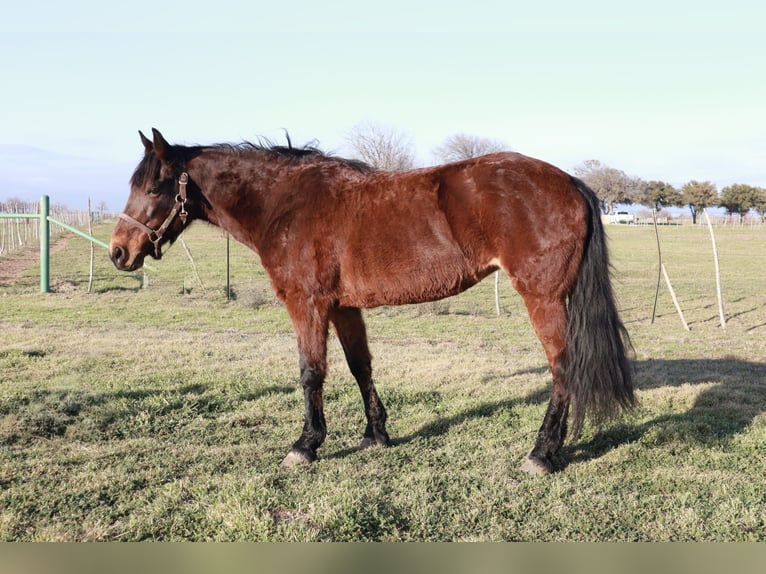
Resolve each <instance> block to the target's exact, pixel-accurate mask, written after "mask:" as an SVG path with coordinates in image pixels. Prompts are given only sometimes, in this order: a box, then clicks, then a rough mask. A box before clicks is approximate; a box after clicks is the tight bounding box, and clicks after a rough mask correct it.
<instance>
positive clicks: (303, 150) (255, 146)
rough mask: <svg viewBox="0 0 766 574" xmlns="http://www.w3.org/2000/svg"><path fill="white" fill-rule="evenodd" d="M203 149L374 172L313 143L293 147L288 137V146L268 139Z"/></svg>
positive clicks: (371, 168) (357, 162)
mask: <svg viewBox="0 0 766 574" xmlns="http://www.w3.org/2000/svg"><path fill="white" fill-rule="evenodd" d="M203 149H217V150H225V151H231V152H234V153H252V152H262V151H265V152H269V153H272V154H274V155H277V156H280V157H285V158H289V159H293V160H295V161H301V160H306V159H327V160H330V161H336V162H339V163H342V164H344V165H347V166H349V167H352V168H354V169H355V170H357V171H361V172H368V171H373V170H374V168H373V167H372V166H370V165H369V164H367V163H365V162H363V161H360V160H356V159H347V158H344V157H339V156H336V155H332V154H329V153H326V152H324V151H322V150H321V149H319V148H318V147H316V146H315V145H314V144H313V143H308V144H306V145H304V146H302V147H293V144H292V141H290V136H289V135H288V136H287V145H279V144H274V143H272V142H271V141H270V140H268V139H267V138H263V137H261V138H259V141H258V143H254V142H250V141H243V142H241V143H237V144H232V143H219V144H214V145H210V146H204V148H203Z"/></svg>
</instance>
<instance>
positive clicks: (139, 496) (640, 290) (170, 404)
mask: <svg viewBox="0 0 766 574" xmlns="http://www.w3.org/2000/svg"><path fill="white" fill-rule="evenodd" d="M109 233H110V228H109V226H103V227H100V228H98V229H97V231H96V235H97V236H99V237H101V238H104V239H106V238H108V236H109ZM608 233H609V236H610V245H611V249H612V255H613V264H614V277H615V287H616V291H617V293H618V297H619V301H620V307H621V310H622V316H623V319H624V321H625V323H626V326H627V327H628V330H629V331H630V334H631V336H632V339H633V343H634V346H635V354H636V356H635V368H636V384H637V388H638V396H639V398H640V401H641V408H640V409H638V410H637V411H635V412H634V413H631V414H630V415H628V416H626V417H624V418H623V419H621V420H617V421H614V422H613V423H612V424H610V425H607V426H604V427H602V428H593V427H592V426H587V427H586V429H585V431H584V433H583V436H582V437H581V438H580V439H579V440H578V441H576V442H568V443H567V444H566V445H565V447H564V449H563V452H562V453H561V459H560V464H561V467H562V469H561V471H560V472H558V473H556V474H554V475H550V476H546V477H531V476H527V475H526V474H524V473H522V472H520V471H519V465H520V464H521V462H522V459H523V457H524V455H525V454H526V452H527V451H528V450H529V448H530V447H531V445H532V443H533V441H534V437H535V435H536V432H537V429H538V427H539V424H540V422H541V420H542V416H543V413H544V410H545V406H546V404H547V400H548V394H549V387H550V382H549V375H548V372H547V369H546V364H545V360H544V356H543V353H542V350H541V347H540V344H539V343H538V341H537V339H536V338H535V336H534V334H533V333H532V330H531V327H530V325H529V321H528V319H527V316H526V312H525V310H524V308H523V305H522V303H521V300H520V298H519V297H518V296H517V295H516V294H515V292H514V291H513V290H512V288H511V287H510V283H509V282H508V281H507V279H505V278H502V280H501V303H502V308H503V316H502V317H499V318H498V317H496V316H495V304H494V285H493V281H492V280H491V279H488V280H486V281H485V282H483V283H482V284H480V285H478V286H477V287H475V288H474V289H472V290H470V291H468V292H467V293H465V294H463V295H460V296H458V297H455V298H452V299H449V300H446V301H442V302H439V303H434V304H428V305H421V306H409V307H399V308H381V309H375V310H371V311H369V312H367V313H366V318H367V325H368V332H369V336H370V344H371V348H372V352H373V355H374V357H375V359H374V363H373V368H374V372H375V377H376V384H377V386H378V390H379V392H380V395H381V398H382V399H383V401H384V402H385V404H386V406H387V408H388V411H389V424H388V430H389V433H390V434H391V437H392V439H393V442H394V446H393V447H392V448H388V449H372V450H366V451H357V450H356V445H357V444H358V442H359V440H360V439H361V436H362V432H363V430H364V415H363V410H362V405H361V398H360V396H359V392H358V390H357V388H356V384H355V382H354V380H353V378H352V377H351V376H350V374H349V373H348V370H347V369H346V367H345V364H344V361H343V357H342V351H341V349H340V345H339V344H338V342H337V341H336V340H335V339H332V340H331V343H330V374H329V377H328V381H327V384H326V386H325V397H326V401H325V411H326V416H327V423H328V427H329V429H328V430H329V434H328V437H327V441H326V442H325V444H324V446H323V447H322V448H321V449H320V453H319V454H320V460H319V461H318V462H317V463H315V464H314V465H312V466H311V467H310V468H299V469H291V470H289V471H285V470H281V469H280V468H279V463H280V461H281V460H282V457H283V456H284V454H285V453H286V452H287V449H288V448H289V446H290V444H291V443H292V441H293V440H294V439H295V438H297V435H298V433H299V430H300V427H301V425H302V412H303V396H302V392H301V391H300V390H299V389H298V388H297V379H298V358H297V352H296V344H295V342H294V339H293V335H292V331H291V328H290V323H289V320H288V317H287V314H286V312H285V310H284V309H283V308H282V307H281V306H280V305H279V304H277V303H276V301H275V300H274V297H273V296H272V294H271V291H270V288H269V283H268V280H267V278H266V277H265V275H264V273H263V271H262V269H261V268H260V266H259V264H258V260H257V257H255V256H254V255H253V254H251V253H250V252H248V251H247V250H246V249H245V248H243V247H242V246H240V245H237V244H235V243H233V242H232V245H231V260H232V271H231V275H232V295H233V298H232V300H231V301H227V299H226V293H225V273H226V268H225V255H226V241H225V239H224V236H223V235H222V234H221V232H220V231H218V230H216V229H214V228H211V227H206V226H204V225H199V226H197V227H193V228H192V229H191V230H190V231H189V232H187V234H186V238H185V239H186V243H187V245H188V247H189V249H190V250H191V252H192V254H193V255H194V258H195V261H196V264H197V267H198V269H199V276H200V278H201V280H202V285H200V284H199V282H198V281H197V279H196V277H195V275H194V273H193V271H192V267H191V265H190V263H189V259H188V258H187V256H186V255H185V253H184V250H183V249H182V247H181V246H180V245H176V246H174V247H173V248H172V249H171V250H170V251H169V252H168V253H167V255H166V256H165V257H164V258H163V260H162V261H160V262H152V263H151V264H152V266H153V268H154V271H153V272H148V273H147V275H148V287H147V288H144V289H142V288H141V283H142V277H141V274H140V273H139V274H133V275H127V274H120V273H118V272H117V271H116V270H114V269H113V268H112V266H111V263H110V262H109V261H108V259H107V257H106V255H105V253H104V252H103V251H98V252H97V256H98V260H97V262H96V268H95V280H94V285H93V290H94V292H93V293H90V294H88V293H86V286H87V281H88V247H87V244H86V242H85V241H83V240H81V239H77V238H72V239H69V240H68V242H67V243H66V246H65V247H64V248H63V249H61V250H60V251H58V252H56V253H55V254H54V255H53V256H52V262H51V278H52V286H53V291H54V292H53V293H50V294H45V295H42V294H40V293H38V292H37V290H38V287H37V286H38V282H37V278H36V275H35V274H36V272H37V270H36V269H35V268H30V269H28V270H27V271H26V272H25V276H24V277H22V278H21V280H20V281H18V282H17V283H16V284H15V285H13V286H10V287H0V378H1V379H2V382H1V383H0V539H2V540H181V539H184V540H273V541H276V540H279V541H281V540H301V541H330V540H333V541H342V540H386V541H399V540H407V541H412V540H450V541H453V540H525V541H543V540H546V541H548V540H593V541H617V540H642V541H649V540H652V541H654V540H721V541H722V540H727V541H732V540H734V541H746V540H761V541H764V540H766V305H765V303H766V299H765V296H764V290H763V285H764V273H765V272H764V269H766V228H763V227H760V228H758V227H753V228H739V229H737V228H718V229H716V234H717V239H718V250H719V256H720V261H721V273H722V287H723V294H724V300H725V314H726V317H727V326H726V329H722V328H721V327H720V325H719V322H718V308H717V302H716V291H715V279H714V275H713V269H714V268H713V260H712V248H711V244H710V239H709V235H708V231H707V229H706V228H703V227H691V226H689V227H667V228H661V229H660V234H661V238H662V246H663V255H664V261H665V265H666V267H667V270H668V273H669V275H670V278H671V280H672V282H673V287H674V288H675V290H676V293H677V295H678V298H679V301H680V305H681V307H682V309H683V312H684V314H685V317H686V320H687V322H688V323H689V326H690V328H691V330H690V331H688V332H687V331H685V330H684V329H683V327H682V326H681V322H680V320H679V318H678V316H677V314H676V311H675V309H674V307H673V304H672V301H671V298H670V295H669V293H668V290H667V288H666V287H665V286H664V284H663V286H662V287H661V289H660V297H659V303H658V305H657V317H656V320H655V322H654V324H651V321H650V320H651V316H652V303H653V301H654V293H655V286H656V280H657V271H658V265H657V255H656V246H655V239H654V231H653V230H652V229H651V228H648V227H632V226H631V227H628V226H624V227H619V226H611V227H608ZM2 265H3V260H2V259H0V266H2Z"/></svg>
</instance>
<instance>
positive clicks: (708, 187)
mask: <svg viewBox="0 0 766 574" xmlns="http://www.w3.org/2000/svg"><path fill="white" fill-rule="evenodd" d="M680 205H681V206H684V205H687V206H689V211H691V214H692V223H697V214H698V213H699V212H700V211H701V210H703V209H705V208H706V207H710V206H711V205H718V191H717V190H716V187H715V184H714V183H711V182H709V181H702V182H700V181H696V180H691V181H690V182H689V183H685V184H684V185H683V187H681V201H680Z"/></svg>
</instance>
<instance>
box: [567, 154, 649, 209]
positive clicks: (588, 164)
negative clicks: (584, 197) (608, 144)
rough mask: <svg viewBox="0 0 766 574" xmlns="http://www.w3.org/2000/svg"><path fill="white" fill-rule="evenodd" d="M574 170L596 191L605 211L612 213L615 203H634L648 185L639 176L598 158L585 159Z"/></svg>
mask: <svg viewBox="0 0 766 574" xmlns="http://www.w3.org/2000/svg"><path fill="white" fill-rule="evenodd" d="M574 172H575V175H576V176H577V177H579V178H580V179H582V180H583V181H584V182H585V183H586V184H587V185H588V187H590V188H591V189H592V190H593V191H594V192H595V193H596V195H597V196H598V198H599V200H600V201H601V208H602V209H603V211H604V213H611V212H612V210H613V209H614V204H615V203H633V202H634V201H635V199H636V196H637V195H638V194H639V193H640V192H641V190H642V189H643V187H644V186H645V185H646V184H645V183H643V182H642V181H641V180H640V179H639V178H637V177H630V176H628V175H626V174H625V172H624V171H622V170H619V169H615V168H613V167H609V166H608V165H604V164H602V163H601V162H600V161H598V160H597V159H590V160H587V161H584V162H583V163H582V164H581V165H578V166H576V167H575V168H574Z"/></svg>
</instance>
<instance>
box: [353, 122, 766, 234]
mask: <svg viewBox="0 0 766 574" xmlns="http://www.w3.org/2000/svg"><path fill="white" fill-rule="evenodd" d="M346 142H347V143H348V144H349V146H350V148H351V150H352V151H353V153H354V154H355V155H356V157H357V158H358V159H361V160H362V161H364V162H366V163H368V164H370V165H372V166H373V167H376V168H378V169H386V170H391V171H405V170H408V169H412V168H413V167H415V151H414V145H413V142H412V138H410V137H409V136H408V135H407V134H406V133H404V132H402V131H400V130H397V129H395V128H393V127H390V126H383V125H381V124H376V123H370V122H366V123H362V124H358V125H357V126H355V127H354V128H352V130H351V131H350V132H349V133H348V135H347V137H346ZM509 149H510V147H509V146H508V145H507V144H505V143H504V142H502V141H498V140H493V139H489V138H484V137H480V136H472V135H467V134H462V133H459V134H455V135H452V136H450V137H449V138H447V139H446V140H445V141H444V143H443V144H441V145H440V146H438V147H436V148H435V149H434V150H433V155H434V157H435V158H436V159H437V160H438V161H440V162H451V161H460V160H463V159H470V158H472V157H478V156H480V155H484V154H487V153H492V152H497V151H503V150H509ZM574 174H575V175H576V176H577V177H579V178H580V179H582V180H583V181H585V183H587V184H588V186H590V187H591V188H592V189H593V191H594V192H595V193H596V195H597V196H598V198H599V200H600V201H601V209H602V211H603V212H604V213H612V212H613V211H614V206H615V205H617V204H628V205H630V204H636V205H644V206H647V207H649V208H651V209H653V210H655V211H657V212H659V211H661V210H662V209H663V208H667V207H688V208H689V211H690V212H691V216H692V222H693V223H697V216H698V215H699V214H700V213H701V212H702V210H703V209H705V208H708V207H723V208H724V209H726V211H727V212H728V213H729V214H731V215H734V216H737V217H739V219H740V220H741V219H742V218H743V217H744V216H745V214H747V213H748V212H749V211H750V210H753V211H754V212H756V213H757V214H758V215H759V216H760V218H761V220H762V221H764V219H765V218H766V189H765V188H762V187H756V186H752V185H748V184H744V183H734V184H732V185H728V186H726V187H724V188H723V189H722V190H721V192H720V193H719V192H718V189H717V188H716V185H715V184H714V183H712V182H710V181H697V180H691V181H689V182H687V183H685V184H684V185H682V186H681V187H680V188H677V187H675V186H673V185H672V184H670V183H667V182H665V181H656V180H655V181H644V180H643V179H641V178H640V177H635V176H629V175H627V174H626V173H625V172H623V171H622V170H619V169H616V168H613V167H610V166H607V165H604V164H602V163H601V162H600V161H598V160H588V161H584V162H583V163H582V164H580V165H578V166H576V167H575V168H574Z"/></svg>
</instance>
